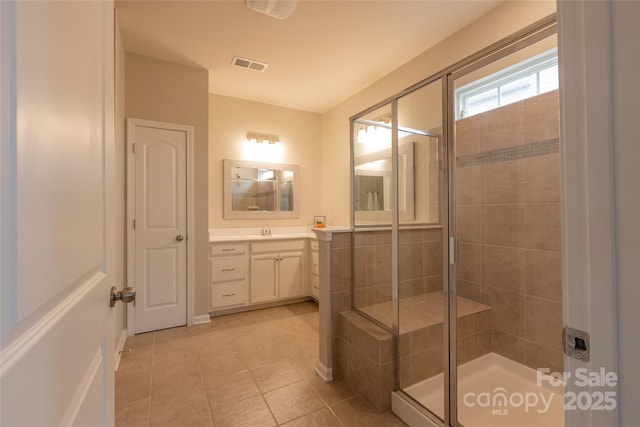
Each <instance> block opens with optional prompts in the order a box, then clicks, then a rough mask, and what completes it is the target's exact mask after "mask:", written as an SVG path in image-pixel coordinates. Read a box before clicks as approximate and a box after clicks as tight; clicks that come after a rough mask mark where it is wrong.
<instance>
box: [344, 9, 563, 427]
mask: <svg viewBox="0 0 640 427" xmlns="http://www.w3.org/2000/svg"><path fill="white" fill-rule="evenodd" d="M555 31H556V28H555V20H554V19H553V18H549V19H546V20H544V21H543V22H540V23H538V24H536V25H535V26H532V27H531V28H527V29H525V30H523V31H522V32H521V33H519V34H517V35H514V36H513V37H511V38H510V39H509V40H506V41H503V42H501V43H499V44H496V45H494V46H491V47H490V48H487V49H486V50H485V51H483V52H480V53H478V54H477V55H474V56H473V57H471V58H468V59H467V60H464V61H462V62H460V63H458V64H455V65H453V66H451V67H450V68H449V69H446V70H444V71H443V72H441V73H439V74H437V75H434V76H432V77H430V78H428V79H426V80H424V81H422V82H420V83H418V84H416V85H415V86H413V87H411V88H408V89H407V90H405V91H403V92H401V93H399V94H397V95H396V96H393V97H392V98H390V99H388V100H386V101H384V102H381V103H380V104H377V105H375V106H372V107H371V108H369V109H367V110H365V111H363V112H362V113H360V114H358V115H356V116H354V117H352V119H351V133H352V150H351V152H352V171H353V176H352V224H353V230H354V231H353V233H352V239H351V251H352V257H351V259H352V273H351V277H352V280H351V282H352V288H351V292H352V310H353V311H354V312H356V313H358V314H359V315H360V316H362V317H364V318H366V319H367V320H368V321H370V322H373V323H375V324H376V325H377V326H379V327H380V328H382V329H384V330H386V331H388V333H390V334H391V335H392V337H393V343H394V344H393V345H394V346H395V351H394V352H393V354H394V360H393V364H394V366H393V367H392V368H393V369H392V371H393V375H394V377H395V378H394V387H393V388H394V390H395V392H394V393H393V397H392V403H393V410H394V412H396V413H397V414H398V415H400V416H401V417H402V418H403V419H404V420H405V421H406V422H408V423H409V424H411V425H447V426H449V425H452V426H461V425H464V426H467V427H472V426H502V425H504V426H512V427H514V426H564V407H563V405H564V396H563V392H564V390H563V388H562V387H555V388H554V387H553V386H552V384H554V382H553V381H550V380H549V379H550V377H549V375H548V374H550V373H555V372H562V371H563V352H562V343H561V331H562V280H561V247H560V246H561V242H560V202H561V200H560V190H559V189H560V159H559V142H558V137H559V134H558V132H559V131H558V127H559V126H558V123H559V117H558V90H557V89H558V86H557V51H556V32H555Z"/></svg>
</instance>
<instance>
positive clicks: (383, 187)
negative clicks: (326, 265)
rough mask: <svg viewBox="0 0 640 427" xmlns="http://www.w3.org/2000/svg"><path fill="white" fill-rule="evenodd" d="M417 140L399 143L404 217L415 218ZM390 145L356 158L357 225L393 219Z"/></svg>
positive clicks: (399, 187)
mask: <svg viewBox="0 0 640 427" xmlns="http://www.w3.org/2000/svg"><path fill="white" fill-rule="evenodd" d="M413 145H414V143H413V142H411V141H410V142H406V143H404V144H401V145H399V146H398V210H399V213H400V218H401V219H402V220H413V219H414V191H413V186H414V183H413V180H414V171H413V154H414V148H413ZM391 170H392V169H391V149H385V150H380V151H375V152H373V153H369V154H364V155H361V156H357V157H355V159H354V183H353V187H354V188H353V191H354V208H355V219H356V225H358V224H362V223H367V224H385V223H390V222H391Z"/></svg>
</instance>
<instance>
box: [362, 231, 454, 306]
mask: <svg viewBox="0 0 640 427" xmlns="http://www.w3.org/2000/svg"><path fill="white" fill-rule="evenodd" d="M399 240H400V241H399V247H398V250H399V260H400V263H399V265H398V270H399V283H398V289H399V293H400V298H404V297H409V296H415V295H419V294H423V293H426V292H430V291H437V290H442V229H440V228H429V229H417V230H400V233H399ZM354 253H355V255H354V256H355V272H354V273H355V278H354V279H355V280H354V286H355V290H354V298H355V301H354V306H355V307H362V306H366V305H372V304H378V303H381V302H386V301H391V231H360V232H356V233H355V248H354Z"/></svg>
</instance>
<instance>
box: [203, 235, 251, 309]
mask: <svg viewBox="0 0 640 427" xmlns="http://www.w3.org/2000/svg"><path fill="white" fill-rule="evenodd" d="M246 295H247V245H246V243H229V244H223V243H212V244H210V245H209V310H210V311H214V310H221V309H227V308H233V307H237V306H243V305H245V304H246V300H247V298H246Z"/></svg>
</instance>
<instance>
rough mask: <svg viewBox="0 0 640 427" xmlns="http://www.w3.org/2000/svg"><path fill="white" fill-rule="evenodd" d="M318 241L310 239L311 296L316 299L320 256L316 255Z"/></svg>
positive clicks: (318, 296)
mask: <svg viewBox="0 0 640 427" xmlns="http://www.w3.org/2000/svg"><path fill="white" fill-rule="evenodd" d="M318 248H319V246H318V241H317V240H312V241H311V296H312V297H313V298H315V300H316V301H318V300H319V299H320V257H319V255H318Z"/></svg>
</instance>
